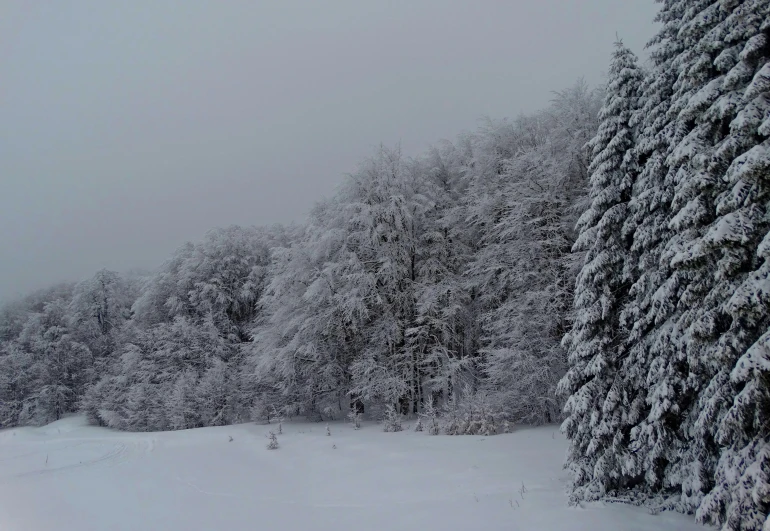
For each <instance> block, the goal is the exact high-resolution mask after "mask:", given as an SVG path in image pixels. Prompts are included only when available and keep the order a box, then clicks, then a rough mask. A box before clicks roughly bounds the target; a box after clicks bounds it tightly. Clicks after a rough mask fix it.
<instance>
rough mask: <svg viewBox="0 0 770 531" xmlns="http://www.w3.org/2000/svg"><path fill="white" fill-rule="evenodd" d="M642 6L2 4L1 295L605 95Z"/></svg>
mask: <svg viewBox="0 0 770 531" xmlns="http://www.w3.org/2000/svg"><path fill="white" fill-rule="evenodd" d="M655 11H656V4H655V2H654V1H653V0H622V1H619V0H463V1H460V0H387V1H383V0H380V1H369V0H326V1H323V0H312V1H311V0H306V1H294V0H259V1H257V0H250V1H246V0H243V1H240V0H239V1H236V0H209V1H197V0H180V1H170V0H132V1H130V2H116V1H105V0H94V1H80V0H70V1H66V2H30V1H28V0H0V300H2V299H7V298H9V297H11V296H15V295H18V294H20V293H24V292H26V291H28V290H30V289H33V288H37V287H40V286H43V285H47V284H50V283H53V282H56V281H60V280H68V279H72V280H76V279H80V278H84V277H86V276H88V275H90V274H91V273H93V272H94V271H96V270H97V269H99V268H102V267H107V268H110V269H115V270H126V269H129V268H133V267H142V268H152V267H155V266H157V265H158V264H160V263H161V262H162V261H163V260H164V259H166V258H167V257H168V256H169V255H170V253H171V252H172V251H173V250H174V249H175V248H176V247H177V246H179V245H180V244H182V243H183V242H184V241H187V240H197V239H199V238H200V237H201V236H202V235H203V234H204V233H205V231H206V230H208V229H210V228H212V227H215V226H226V225H230V224H233V223H237V224H244V225H250V224H265V223H273V222H290V221H292V220H298V221H299V220H301V219H302V218H303V217H304V215H305V213H306V212H307V211H308V209H309V208H310V207H311V206H312V204H313V203H314V202H315V201H316V200H318V199H320V198H321V197H323V196H328V195H330V194H331V193H333V191H334V188H335V186H336V185H337V184H338V183H339V182H340V181H341V178H342V177H341V176H342V175H343V174H344V173H345V172H349V171H351V170H352V169H354V167H355V164H356V163H357V162H358V161H359V160H360V159H361V158H362V157H364V156H366V155H368V154H369V153H371V151H372V148H373V147H374V146H376V145H377V144H379V143H380V142H383V143H385V144H388V145H394V144H396V143H397V142H399V141H400V142H401V145H402V148H403V149H404V151H405V152H406V153H407V154H416V153H418V152H419V151H421V150H423V149H424V148H425V147H427V146H428V145H429V144H431V143H434V142H436V141H437V140H440V139H441V138H453V137H454V136H455V135H456V134H457V133H459V132H461V131H462V130H468V129H473V128H475V127H476V125H477V124H478V119H479V118H480V117H482V116H484V115H489V116H491V117H494V118H502V117H505V116H515V115H517V114H519V113H521V112H527V111H532V110H535V109H537V108H540V107H543V106H545V105H547V103H548V100H549V98H550V96H551V94H550V93H551V91H553V90H558V89H561V88H564V87H565V86H568V85H570V84H572V83H573V82H574V81H575V80H576V79H577V78H578V77H580V76H583V77H585V79H586V80H587V81H588V82H589V83H591V84H596V83H599V82H601V80H602V76H603V72H605V71H606V67H607V62H608V59H609V54H610V51H611V45H612V42H613V40H614V38H615V34H616V32H617V33H618V34H619V35H620V36H621V37H622V38H623V39H624V41H625V42H626V44H628V45H629V46H630V47H631V48H632V49H633V50H635V51H636V52H637V53H643V45H644V43H645V42H646V41H647V40H648V39H649V38H650V37H651V36H652V34H653V32H654V31H655V26H654V24H653V22H652V19H653V16H654V14H655Z"/></svg>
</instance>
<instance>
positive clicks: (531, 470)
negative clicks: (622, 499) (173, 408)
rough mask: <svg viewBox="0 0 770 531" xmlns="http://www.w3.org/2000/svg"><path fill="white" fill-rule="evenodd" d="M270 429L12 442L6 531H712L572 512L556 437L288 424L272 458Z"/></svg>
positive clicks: (6, 442)
mask: <svg viewBox="0 0 770 531" xmlns="http://www.w3.org/2000/svg"><path fill="white" fill-rule="evenodd" d="M270 429H275V428H274V427H273V426H261V425H254V424H243V425H238V426H226V427H219V428H203V429H198V430H187V431H180V432H165V433H121V432H116V431H112V430H107V429H103V428H96V427H92V426H87V425H86V424H85V421H84V420H83V419H82V418H79V417H72V418H68V419H64V420H62V421H59V422H57V423H54V424H52V425H50V426H46V427H43V428H16V429H11V430H4V431H0V531H48V530H50V531H69V530H73V531H74V530H77V531H88V530H94V531H97V530H99V531H101V530H106V529H109V530H118V531H120V530H134V529H136V530H148V529H150V530H154V529H158V530H164V531H166V530H167V531H183V530H184V531H195V530H212V531H215V530H220V529H227V530H228V531H237V530H241V529H243V530H253V529H291V530H293V529H298V530H299V529H313V530H314V531H331V530H334V531H344V530H347V529H350V530H355V531H366V530H372V531H375V530H377V531H383V530H389V529H394V530H399V531H401V530H404V531H408V530H411V529H419V530H421V531H425V530H430V529H441V530H442V531H451V530H455V529H456V530H467V529H479V530H498V529H499V530H529V529H532V530H540V529H545V530H551V529H553V530H561V529H563V530H566V531H569V530H585V531H589V530H590V531H610V530H612V531H617V530H618V529H624V530H630V531H652V530H660V531H674V530H676V531H694V530H701V531H702V530H704V529H706V528H704V527H701V526H698V525H696V524H695V523H694V522H693V520H692V518H691V517H687V516H684V515H678V514H672V513H664V514H662V515H658V516H652V515H650V514H648V513H647V512H646V511H645V510H644V509H640V508H637V507H628V506H620V505H616V504H587V505H586V506H585V507H584V508H574V507H568V505H567V497H566V494H565V487H566V475H565V473H564V471H563V470H562V460H563V457H564V451H565V448H566V442H565V441H564V440H563V438H561V437H560V436H558V435H556V434H555V430H556V428H554V427H545V428H536V429H522V430H519V431H517V432H516V433H513V434H508V435H500V436H495V437H484V438H478V437H472V436H466V437H449V436H438V437H431V436H428V435H426V434H424V433H414V432H411V431H404V432H400V433H383V432H382V431H381V429H380V427H379V426H377V425H374V424H367V425H365V426H364V428H363V429H361V430H358V431H356V430H353V429H351V428H350V427H348V426H346V425H344V424H332V436H330V437H328V436H326V433H325V426H323V425H319V424H311V423H286V424H284V433H283V434H282V435H279V442H280V448H279V449H278V450H274V451H269V450H267V449H266V448H265V444H266V442H267V441H266V438H265V434H266V433H267V432H268V431H269V430H270ZM231 436H232V437H233V440H232V441H230V440H229V438H230V437H231ZM334 446H336V448H335V447H334ZM46 460H47V461H48V462H47V463H46Z"/></svg>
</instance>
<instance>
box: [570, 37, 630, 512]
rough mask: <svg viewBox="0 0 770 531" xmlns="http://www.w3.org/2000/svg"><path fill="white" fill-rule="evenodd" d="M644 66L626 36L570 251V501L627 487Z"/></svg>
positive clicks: (615, 61) (615, 57)
mask: <svg viewBox="0 0 770 531" xmlns="http://www.w3.org/2000/svg"><path fill="white" fill-rule="evenodd" d="M641 81H642V72H641V70H640V69H639V68H638V66H637V60H636V56H635V55H634V54H633V53H632V52H631V51H630V50H629V49H628V48H626V47H625V46H623V44H622V43H621V42H617V43H616V44H615V51H614V53H613V54H612V60H611V62H610V68H609V78H608V84H607V89H606V90H607V92H606V95H605V99H604V104H603V106H602V109H601V111H600V113H599V120H600V124H599V130H598V132H597V135H596V136H595V137H594V138H593V139H592V140H591V142H589V144H588V147H589V149H590V150H591V164H590V166H589V168H588V171H589V173H590V176H591V177H590V198H591V204H590V206H589V208H588V210H586V212H585V213H584V214H583V215H582V216H581V218H580V220H579V221H578V229H579V231H580V235H579V237H578V240H577V242H576V243H575V245H574V247H573V251H586V255H585V259H584V265H583V269H582V270H581V272H580V273H579V275H578V278H577V283H576V288H575V314H576V315H575V320H574V324H573V327H572V330H571V331H570V332H569V333H568V334H567V335H566V336H565V338H564V344H565V345H566V346H567V348H568V353H569V362H570V369H569V371H568V372H567V374H566V375H565V376H564V378H563V379H562V380H561V382H560V383H559V391H560V393H561V394H563V395H569V399H568V400H567V403H566V406H565V412H566V413H567V415H568V418H567V419H566V420H565V421H564V424H563V425H562V429H563V431H564V432H565V433H566V435H567V437H568V438H569V439H570V451H569V456H568V466H569V467H570V469H571V472H572V475H573V493H572V497H573V500H578V499H595V498H598V497H600V496H602V495H604V494H605V493H606V492H608V491H609V490H612V489H617V488H620V487H622V486H623V484H622V481H623V478H622V475H621V474H619V473H618V471H619V470H620V469H621V468H622V465H621V461H622V460H623V453H624V449H625V446H626V445H627V441H626V438H627V436H628V426H626V425H624V424H625V419H626V418H627V417H628V411H627V408H628V402H627V400H624V398H625V397H626V394H625V390H624V389H622V388H621V387H620V386H619V385H618V384H619V379H618V378H617V377H616V372H617V368H618V365H619V362H620V360H621V359H622V356H623V352H624V341H623V340H624V337H623V335H622V332H621V330H620V324H619V308H620V307H621V305H622V303H623V302H624V299H625V298H626V297H627V294H628V287H629V284H628V280H629V279H628V278H627V275H626V273H625V271H626V269H627V268H626V254H627V251H628V245H627V241H626V238H624V235H623V232H622V228H623V223H624V221H625V218H626V215H627V209H628V202H629V200H630V196H631V187H632V184H633V179H634V172H635V169H636V168H635V166H634V158H633V153H632V148H633V142H634V131H633V127H632V126H631V123H632V119H633V114H634V112H635V111H636V109H637V104H638V101H637V100H638V91H639V88H640V85H641Z"/></svg>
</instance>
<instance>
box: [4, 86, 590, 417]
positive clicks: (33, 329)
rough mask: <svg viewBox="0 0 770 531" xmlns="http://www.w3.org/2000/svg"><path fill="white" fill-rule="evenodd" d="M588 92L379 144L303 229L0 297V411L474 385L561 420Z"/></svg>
mask: <svg viewBox="0 0 770 531" xmlns="http://www.w3.org/2000/svg"><path fill="white" fill-rule="evenodd" d="M599 103H600V94H599V93H598V92H597V91H594V90H589V89H588V88H587V87H586V86H585V85H584V84H583V83H578V84H576V85H575V86H573V87H572V88H570V89H568V90H566V91H564V92H562V93H559V94H556V95H555V98H554V103H553V105H552V106H551V107H549V108H548V109H546V110H544V111H542V112H539V113H536V114H533V115H531V116H525V117H521V118H519V119H516V120H513V121H500V122H493V121H488V122H487V123H486V124H485V125H484V127H482V128H480V130H479V131H477V132H475V133H473V134H466V135H463V136H461V137H460V138H458V140H457V141H455V142H454V143H450V142H445V143H442V144H440V145H439V146H437V147H435V148H432V149H431V150H429V151H428V152H427V153H424V154H422V155H421V156H419V157H416V158H406V157H404V156H402V154H401V153H400V151H399V150H398V149H395V150H392V149H385V148H381V149H379V150H378V151H377V152H376V153H374V155H373V156H371V157H370V158H368V159H367V160H365V161H364V162H363V163H362V164H361V165H360V167H359V168H358V169H357V171H356V172H355V173H353V174H352V175H349V176H348V177H347V178H346V180H345V182H344V184H343V185H342V186H341V188H340V189H339V192H338V193H337V194H336V195H335V196H334V197H333V198H331V199H330V200H327V201H325V202H322V203H319V204H318V205H317V206H316V207H315V208H314V210H313V211H312V212H311V213H310V215H309V218H308V220H307V222H306V223H304V224H301V225H297V226H290V227H281V226H275V227H265V228H241V227H230V228H228V229H222V230H215V231H212V232H210V233H209V234H208V235H207V236H206V238H205V239H204V240H203V241H202V242H200V243H197V244H187V245H185V246H183V247H181V248H180V249H178V250H177V251H176V253H175V254H174V255H173V257H172V258H171V259H170V260H169V261H168V262H166V263H165V264H164V265H163V266H162V267H161V268H160V269H159V271H157V272H156V273H154V274H151V275H147V276H144V277H142V276H135V277H129V278H124V277H121V276H119V275H117V274H116V273H112V272H109V271H101V272H99V273H97V275H96V276H95V277H94V278H93V279H90V280H88V281H86V282H82V283H79V284H75V285H68V286H61V287H58V288H55V289H51V290H45V291H42V292H39V293H36V294H34V295H32V296H30V297H28V298H26V299H24V300H21V301H18V302H15V303H13V304H10V305H8V306H6V307H5V308H4V310H3V311H2V315H1V316H0V334H2V335H0V341H2V350H1V351H0V352H1V353H0V423H2V425H3V426H10V425H17V424H28V423H33V424H41V423H45V422H49V421H52V420H55V419H57V418H59V417H60V416H61V415H62V414H64V413H66V412H72V411H84V412H86V414H87V415H88V417H89V419H90V420H91V421H92V422H94V423H97V424H101V425H105V426H110V427H114V428H119V429H125V430H163V429H183V428H192V427H197V426H208V425H218V424H226V423H231V422H237V421H243V420H248V419H253V418H263V417H265V416H267V415H269V414H270V413H271V412H273V411H281V412H288V413H296V414H303V415H306V416H308V417H311V418H319V419H320V418H324V419H330V418H342V417H344V416H346V415H347V414H348V412H349V410H350V409H351V407H354V408H356V409H359V410H360V409H361V408H364V409H366V412H367V414H371V415H372V416H374V417H376V416H378V415H379V414H380V413H379V412H380V411H381V410H382V408H383V407H385V406H387V405H393V406H396V407H397V408H398V410H400V411H401V412H402V413H403V414H414V413H417V412H419V411H421V410H422V408H423V405H424V404H425V403H426V400H427V399H428V398H429V397H430V398H432V399H433V400H435V403H436V404H437V405H439V404H444V403H448V402H449V398H451V397H453V396H455V397H458V398H459V397H460V396H466V397H467V398H470V397H471V396H479V395H483V396H484V401H486V402H488V401H493V402H494V403H495V411H496V415H497V417H499V420H503V419H505V420H510V421H519V422H531V423H542V422H554V421H557V420H560V419H561V409H562V402H561V401H560V399H559V398H558V397H557V396H556V392H555V387H556V384H557V382H558V380H559V378H560V377H561V376H562V375H563V374H564V372H565V370H566V354H565V350H564V349H563V348H562V347H561V346H560V340H561V337H562V335H563V334H564V332H565V330H566V329H567V328H568V326H569V313H570V306H571V300H572V291H573V284H574V277H575V275H576V267H577V266H578V265H579V264H578V261H577V260H576V258H575V256H573V255H572V254H571V253H570V248H571V246H572V244H573V242H574V240H575V237H576V233H575V230H574V226H575V221H576V220H577V218H578V216H579V213H580V210H581V209H582V206H583V205H584V204H585V201H586V192H587V190H586V182H587V178H588V175H587V166H588V162H589V161H588V159H587V156H586V155H587V151H586V149H585V147H584V146H585V144H586V142H587V141H588V140H589V139H590V138H591V137H592V136H593V135H594V134H595V132H596V127H597V119H596V116H597V111H598V108H599Z"/></svg>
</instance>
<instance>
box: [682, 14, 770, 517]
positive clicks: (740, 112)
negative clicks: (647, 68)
mask: <svg viewBox="0 0 770 531" xmlns="http://www.w3.org/2000/svg"><path fill="white" fill-rule="evenodd" d="M719 4H720V5H719V9H720V10H721V12H722V17H721V23H720V24H719V25H717V26H716V27H715V29H714V30H713V31H712V32H710V34H709V35H708V36H707V38H705V39H703V41H702V43H701V44H700V49H702V50H704V52H708V53H710V57H713V58H714V60H713V66H714V69H715V70H716V71H717V73H718V75H717V76H716V77H715V80H714V83H716V84H718V90H719V93H720V96H719V98H718V99H716V100H715V101H714V103H713V104H712V105H711V107H710V108H709V109H708V110H707V111H706V112H705V113H704V121H706V122H708V121H710V122H711V123H713V126H712V129H711V130H712V134H713V138H715V139H716V143H715V149H714V150H713V151H712V152H710V153H707V154H706V155H707V156H706V157H704V159H705V160H704V161H703V174H704V176H705V178H704V179H702V180H704V181H707V182H709V183H711V184H710V187H709V189H708V190H709V195H708V198H709V199H710V201H711V203H710V204H709V206H710V210H709V213H710V215H711V218H710V219H709V220H708V221H709V222H708V224H706V225H705V226H704V228H703V230H702V231H701V234H699V237H698V238H696V239H694V241H693V243H692V247H691V251H690V252H689V253H688V255H687V259H689V260H691V261H699V262H701V263H704V262H705V263H710V264H713V265H712V270H711V283H712V286H711V289H710V290H709V292H708V293H707V295H706V297H705V304H706V311H705V312H703V317H702V318H701V319H700V320H699V321H696V322H695V324H694V327H695V326H697V328H695V331H696V332H701V333H700V336H699V338H702V340H701V341H700V343H701V344H702V348H701V349H700V352H698V353H697V354H698V356H697V357H694V356H692V355H691V356H690V359H691V365H692V369H691V371H692V372H693V373H695V374H701V375H703V376H704V377H708V378H709V379H708V380H707V381H706V382H705V384H706V386H705V389H704V391H703V392H702V393H701V396H700V399H699V404H698V407H697V408H696V409H697V411H698V412H699V415H698V417H697V419H696V421H695V423H694V426H693V430H692V437H693V440H694V441H697V442H700V441H705V442H706V443H708V444H709V446H708V447H707V448H706V449H707V450H712V454H711V455H709V458H710V461H711V462H710V463H708V464H709V465H710V467H709V470H708V472H709V476H710V477H709V481H708V483H707V484H706V487H707V488H705V489H703V490H704V492H708V494H707V495H706V496H705V498H704V499H703V500H702V502H701V503H700V504H699V507H698V512H697V514H698V518H699V520H701V521H703V522H711V523H716V524H722V525H723V529H725V530H730V531H734V530H735V531H737V530H759V529H763V525H764V526H765V527H764V529H767V528H768V527H770V520H768V511H769V510H770V444H769V437H770V378H769V376H768V375H769V374H770V356H769V355H768V343H767V337H768V335H767V332H768V328H769V327H770V312H768V309H769V306H770V295H769V292H770V283H768V276H769V274H770V268H768V264H767V258H768V254H769V253H768V249H769V248H770V245H769V244H770V238H768V228H769V227H770V219H768V201H770V187H769V185H768V183H767V175H768V171H770V149H768V148H769V146H768V137H769V136H770V119H768V116H770V65H768V60H769V59H770V18H768V17H770V4H768V2H766V1H758V0H750V1H745V2H736V1H726V2H721V3H719ZM702 331H705V333H702ZM693 335H694V336H695V335H696V334H693ZM717 445H721V446H722V448H721V449H718V446H717ZM717 457H718V462H717ZM714 467H715V468H716V470H715V471H713V472H712V469H713V468H714Z"/></svg>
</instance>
